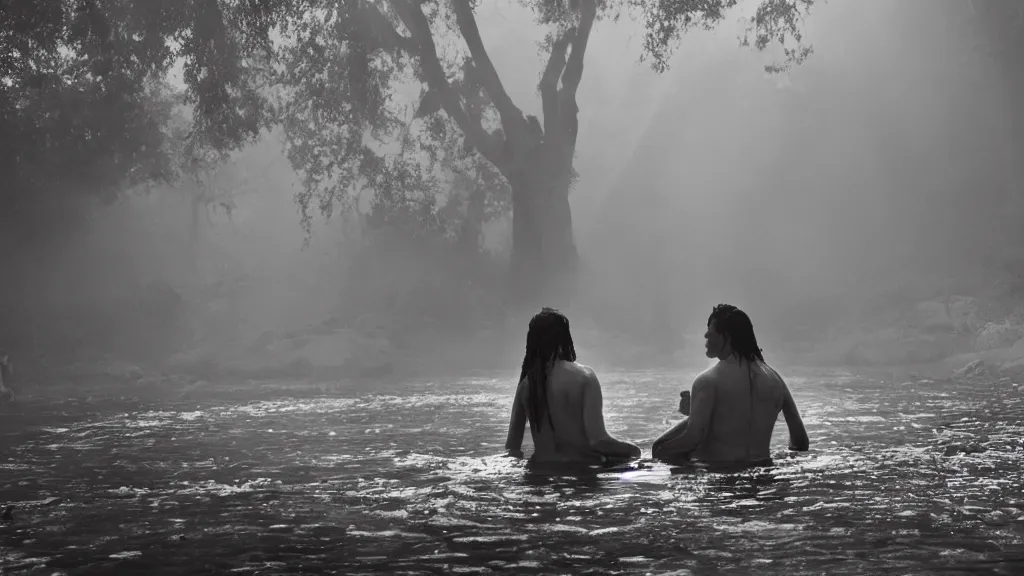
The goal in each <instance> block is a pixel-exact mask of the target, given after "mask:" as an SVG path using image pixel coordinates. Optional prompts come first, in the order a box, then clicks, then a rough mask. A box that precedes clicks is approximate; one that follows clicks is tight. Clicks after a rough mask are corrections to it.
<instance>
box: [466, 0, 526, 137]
mask: <svg viewBox="0 0 1024 576" xmlns="http://www.w3.org/2000/svg"><path fill="white" fill-rule="evenodd" d="M452 7H453V8H454V9H455V22H456V24H457V25H458V27H459V32H460V33H461V34H462V37H463V38H464V39H465V40H466V45H467V46H468V47H469V53H470V55H472V56H473V62H474V63H476V69H477V71H478V72H479V73H480V82H481V83H482V84H483V85H484V89H485V90H487V94H488V95H489V96H490V97H491V101H492V102H494V106H495V107H496V108H497V109H498V115H499V116H501V124H502V126H504V127H505V130H515V129H518V128H519V126H521V125H523V112H522V111H521V110H520V109H519V108H518V107H516V105H515V103H513V102H512V98H511V97H510V96H509V95H508V92H505V87H504V86H502V84H501V78H500V77H499V76H498V72H497V70H495V69H494V64H493V63H492V62H491V58H490V56H488V55H487V49H486V48H484V42H483V39H482V38H481V37H480V29H479V28H478V27H477V25H476V18H474V17H473V8H472V7H471V6H470V5H469V0H453V1H452Z"/></svg>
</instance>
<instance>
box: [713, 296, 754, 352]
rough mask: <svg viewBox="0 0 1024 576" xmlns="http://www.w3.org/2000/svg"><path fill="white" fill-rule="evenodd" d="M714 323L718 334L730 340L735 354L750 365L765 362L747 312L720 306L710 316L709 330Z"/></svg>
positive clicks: (730, 305)
mask: <svg viewBox="0 0 1024 576" xmlns="http://www.w3.org/2000/svg"><path fill="white" fill-rule="evenodd" d="M712 323H714V325H715V326H714V329H715V331H716V332H718V333H719V334H721V335H723V336H725V337H726V338H728V339H729V345H730V346H731V347H732V351H733V353H734V354H736V355H737V356H739V357H740V358H742V359H744V360H746V361H747V362H750V363H753V362H754V360H760V361H761V362H764V356H763V355H762V354H761V352H762V350H761V348H759V347H758V346H757V337H756V336H754V325H753V323H751V322H750V316H747V313H746V312H744V311H743V310H740V309H739V308H737V307H735V306H733V305H732V304H719V305H717V306H715V307H714V308H713V309H712V310H711V315H710V316H708V328H711V324H712Z"/></svg>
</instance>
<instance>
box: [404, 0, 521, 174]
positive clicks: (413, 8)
mask: <svg viewBox="0 0 1024 576" xmlns="http://www.w3.org/2000/svg"><path fill="white" fill-rule="evenodd" d="M391 6H392V7H393V8H394V10H395V12H396V13H397V14H398V17H399V18H401V19H402V23H403V24H405V27H406V28H408V29H409V32H410V33H411V34H412V41H413V43H414V45H415V46H416V54H417V55H418V56H419V60H420V67H421V68H422V70H423V74H424V75H425V76H426V81H427V87H428V88H429V89H430V90H433V91H435V92H437V94H439V95H440V97H441V108H442V109H443V110H444V111H445V113H446V114H448V116H450V117H451V118H452V120H454V121H455V123H456V124H457V125H458V126H459V130H461V131H462V133H463V134H464V135H465V136H466V140H467V141H468V142H469V143H470V144H471V145H472V146H473V147H474V148H476V149H477V151H478V152H480V154H481V155H482V156H483V157H484V158H486V159H487V160H488V161H490V162H491V163H492V164H494V165H495V166H496V167H498V168H499V169H501V168H502V166H503V163H504V159H503V156H502V154H501V144H500V142H498V141H497V140H498V139H497V138H496V137H495V136H494V135H492V134H490V133H488V132H487V131H486V130H484V128H483V126H482V125H481V124H480V123H479V122H475V121H473V120H471V119H470V117H469V115H468V114H467V113H466V111H465V109H464V108H463V107H462V101H461V99H460V98H459V95H458V94H456V93H455V91H454V90H452V87H451V84H449V82H448V78H447V77H446V75H445V73H444V68H443V67H442V66H441V60H440V59H439V58H438V56H437V47H436V46H435V45H434V38H433V36H432V35H431V33H430V23H429V22H427V17H426V16H425V15H424V14H423V11H422V10H421V9H420V7H419V5H418V4H416V3H414V2H412V1H410V0H391Z"/></svg>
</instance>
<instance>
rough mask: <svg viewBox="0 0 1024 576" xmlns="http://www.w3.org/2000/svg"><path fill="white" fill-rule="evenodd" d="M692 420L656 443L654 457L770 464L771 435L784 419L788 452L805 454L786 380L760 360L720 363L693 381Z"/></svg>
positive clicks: (804, 436)
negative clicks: (790, 450)
mask: <svg viewBox="0 0 1024 576" xmlns="http://www.w3.org/2000/svg"><path fill="white" fill-rule="evenodd" d="M692 396H693V399H692V404H691V408H690V417H689V418H688V419H686V420H684V421H683V422H680V423H679V424H677V425H676V426H675V427H673V429H672V430H669V431H668V432H666V433H665V434H663V435H662V437H661V438H659V439H658V441H657V442H655V446H654V448H653V454H654V457H655V458H659V459H661V460H665V461H667V462H678V461H683V460H690V459H693V460H699V461H703V462H707V463H711V464H715V463H721V464H738V463H743V464H755V463H760V462H768V461H770V460H771V451H770V446H771V440H772V432H773V431H774V429H775V421H776V420H778V418H779V412H782V414H783V415H784V416H785V417H786V425H787V427H788V428H789V438H790V449H792V450H807V449H808V445H809V441H808V439H807V431H806V430H805V429H804V424H803V420H801V418H800V412H799V411H798V410H797V408H796V403H795V402H794V401H793V396H792V394H790V392H789V388H788V387H787V386H786V383H785V381H783V379H782V377H781V376H779V373H778V372H776V371H775V370H773V369H772V368H771V366H768V365H767V364H765V363H763V362H754V363H749V362H746V361H738V360H736V359H735V357H733V358H731V359H728V360H720V361H719V362H718V364H716V365H715V366H713V367H712V368H710V369H708V370H706V371H705V372H703V373H702V374H700V375H699V376H697V378H696V379H695V380H694V382H693V391H692Z"/></svg>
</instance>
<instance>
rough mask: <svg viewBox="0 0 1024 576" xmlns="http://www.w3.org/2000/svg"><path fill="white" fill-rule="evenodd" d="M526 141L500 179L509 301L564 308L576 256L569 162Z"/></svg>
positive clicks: (576, 262) (570, 293)
mask: <svg viewBox="0 0 1024 576" xmlns="http://www.w3.org/2000/svg"><path fill="white" fill-rule="evenodd" d="M547 149H548V147H546V146H543V145H541V144H540V142H537V141H534V142H531V146H530V147H529V150H528V151H527V152H526V153H525V154H524V155H523V156H522V157H521V162H520V163H519V166H518V169H516V170H513V171H510V173H509V174H507V175H506V177H507V178H508V181H509V184H510V185H511V187H512V255H511V270H510V272H511V275H512V278H511V281H510V283H509V287H510V289H511V290H512V293H511V294H510V296H511V300H512V302H513V303H515V304H519V305H523V306H528V307H532V308H536V307H539V306H551V307H555V308H568V306H569V304H570V300H571V295H572V293H573V290H574V289H575V279H576V272H577V264H578V260H579V254H578V252H577V250H576V242H575V239H574V235H573V229H572V213H571V210H570V208H569V184H570V181H569V178H568V174H569V173H571V171H572V164H571V160H570V161H569V162H565V161H564V158H565V156H564V155H561V154H550V153H546V150H547Z"/></svg>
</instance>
